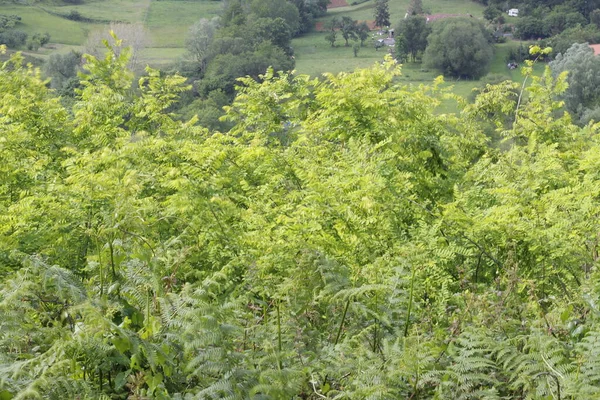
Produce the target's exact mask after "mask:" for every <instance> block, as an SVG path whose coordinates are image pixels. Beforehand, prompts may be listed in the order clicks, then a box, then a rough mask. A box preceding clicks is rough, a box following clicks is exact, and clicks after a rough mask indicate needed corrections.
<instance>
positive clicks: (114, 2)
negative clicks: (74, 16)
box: [45, 0, 151, 23]
mask: <svg viewBox="0 0 600 400" xmlns="http://www.w3.org/2000/svg"><path fill="white" fill-rule="evenodd" d="M150 1H151V0H97V1H88V2H86V3H83V4H81V5H64V6H54V7H45V8H48V9H49V10H51V11H54V12H58V13H61V14H69V13H70V12H71V11H73V10H75V11H78V12H79V13H81V15H83V16H84V17H86V18H93V19H97V20H103V21H122V22H130V23H135V22H142V21H144V19H145V18H146V13H147V12H148V9H149V7H150Z"/></svg>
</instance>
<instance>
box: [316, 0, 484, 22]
mask: <svg viewBox="0 0 600 400" xmlns="http://www.w3.org/2000/svg"><path fill="white" fill-rule="evenodd" d="M347 1H348V3H351V1H350V0H347ZM409 4H410V0H392V1H390V2H389V5H390V20H391V23H392V26H394V25H396V24H397V23H398V21H400V19H402V18H404V16H405V14H406V10H407V9H408V5H409ZM374 8H375V0H371V1H368V2H366V3H363V4H359V5H356V6H349V7H340V8H334V9H331V10H329V12H328V13H327V14H328V15H327V16H325V17H324V18H322V19H320V21H327V20H329V19H330V18H332V17H333V16H340V17H341V16H348V17H351V18H352V19H356V20H359V21H363V20H373V19H374V17H373V10H374ZM423 8H424V9H425V11H426V12H427V13H429V14H465V15H467V14H471V15H473V16H474V17H477V18H479V17H481V16H482V15H483V10H484V9H485V7H483V6H482V5H481V4H478V3H474V2H473V1H472V0H424V1H423Z"/></svg>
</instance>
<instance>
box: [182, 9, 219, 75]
mask: <svg viewBox="0 0 600 400" xmlns="http://www.w3.org/2000/svg"><path fill="white" fill-rule="evenodd" d="M218 27H219V21H218V20H217V19H210V20H209V19H206V18H202V19H200V20H199V21H198V22H196V23H195V24H194V25H192V27H191V28H190V30H189V33H188V37H187V39H186V40H185V47H186V49H187V51H188V54H189V56H190V57H191V58H192V59H193V60H194V61H195V62H196V63H198V69H199V71H200V72H201V73H203V72H204V70H205V68H206V62H207V61H208V56H209V49H210V45H211V44H212V41H213V37H214V36H215V33H216V32H217V29H218Z"/></svg>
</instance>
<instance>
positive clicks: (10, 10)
mask: <svg viewBox="0 0 600 400" xmlns="http://www.w3.org/2000/svg"><path fill="white" fill-rule="evenodd" d="M221 8H222V2H221V1H214V0H197V1H172V0H167V1H161V0H87V1H85V2H84V3H82V4H79V5H66V4H64V3H60V2H58V1H56V2H50V3H44V5H43V6H37V5H29V4H25V3H19V4H15V3H8V4H6V3H2V2H0V13H2V14H16V15H19V16H20V17H21V18H22V23H20V24H19V25H18V27H17V29H20V30H22V31H24V32H26V33H28V34H29V35H33V34H34V33H44V32H48V33H49V34H50V35H51V38H52V39H51V42H52V44H51V45H50V46H49V47H48V48H46V49H40V52H39V55H40V56H41V57H42V58H43V56H44V55H47V54H48V53H49V52H52V51H53V50H54V49H63V48H64V47H65V45H67V46H81V45H83V44H84V43H85V41H86V39H87V36H88V34H89V33H90V32H92V31H96V30H99V29H108V23H109V22H110V21H119V22H127V23H141V24H143V25H144V26H145V27H146V29H147V30H148V32H149V33H150V36H151V37H150V43H151V46H153V47H157V48H172V49H176V50H175V51H158V50H151V49H148V51H147V53H148V54H151V56H150V57H149V58H148V61H149V62H151V63H154V64H155V65H164V64H165V63H167V62H169V61H173V59H174V58H176V57H178V56H180V55H181V54H182V53H183V51H184V49H183V48H184V42H185V38H186V36H187V34H188V30H189V28H190V26H191V25H192V24H193V23H194V22H196V21H198V20H199V19H200V18H212V17H215V16H217V15H219V13H220V11H221ZM72 11H77V12H78V13H80V14H81V15H82V16H83V17H85V18H89V19H92V20H95V21H98V23H88V22H76V21H71V20H69V19H67V18H65V17H62V16H61V15H63V16H66V15H68V14H69V13H70V12H72ZM100 21H101V22H100Z"/></svg>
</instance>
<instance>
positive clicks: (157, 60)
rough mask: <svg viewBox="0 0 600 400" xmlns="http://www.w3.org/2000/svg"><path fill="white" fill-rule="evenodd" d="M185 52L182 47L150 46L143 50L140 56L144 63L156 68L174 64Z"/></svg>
mask: <svg viewBox="0 0 600 400" xmlns="http://www.w3.org/2000/svg"><path fill="white" fill-rule="evenodd" d="M184 53H185V49H182V48H168V47H148V48H145V49H144V50H142V52H141V54H140V57H141V60H142V62H143V64H149V65H151V66H152V67H154V68H162V67H164V66H166V65H168V64H172V63H173V62H174V61H175V60H177V59H178V58H179V57H181V56H182V55H183V54H184Z"/></svg>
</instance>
